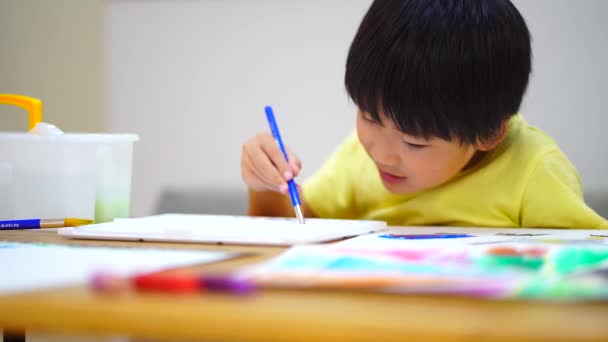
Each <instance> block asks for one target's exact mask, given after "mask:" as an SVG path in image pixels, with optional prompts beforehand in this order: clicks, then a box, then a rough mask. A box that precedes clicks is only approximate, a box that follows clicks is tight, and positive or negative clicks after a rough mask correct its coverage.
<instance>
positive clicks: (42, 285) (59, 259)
mask: <svg viewBox="0 0 608 342" xmlns="http://www.w3.org/2000/svg"><path fill="white" fill-rule="evenodd" d="M236 255H238V254H237V253H229V252H221V251H196V250H189V251H186V250H168V249H151V248H150V249H147V248H109V247H108V248H103V247H80V246H60V245H43V244H22V243H12V242H1V241H0V275H2V277H1V278H0V294H11V293H16V292H23V291H31V290H41V289H47V288H51V287H57V286H67V285H76V284H84V283H86V282H88V281H89V279H90V277H91V276H92V275H93V274H94V273H95V272H110V273H112V274H116V275H119V276H127V275H133V274H136V273H139V272H154V271H160V270H163V269H168V268H173V267H181V266H189V265H196V264H202V263H209V262H214V261H220V260H223V259H228V258H231V257H234V256H236Z"/></svg>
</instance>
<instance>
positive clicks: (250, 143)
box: [241, 133, 302, 193]
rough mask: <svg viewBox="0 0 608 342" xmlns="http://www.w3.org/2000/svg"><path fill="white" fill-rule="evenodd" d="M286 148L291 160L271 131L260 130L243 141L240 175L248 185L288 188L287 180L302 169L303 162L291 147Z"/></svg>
mask: <svg viewBox="0 0 608 342" xmlns="http://www.w3.org/2000/svg"><path fill="white" fill-rule="evenodd" d="M286 150H287V156H288V158H289V163H288V162H287V161H286V160H285V157H284V156H283V153H281V150H280V149H279V145H278V144H277V142H276V140H275V139H274V137H273V136H272V135H271V134H270V133H258V134H256V135H255V136H254V137H253V138H251V139H249V140H247V141H246V142H245V143H244V144H243V150H242V154H241V175H242V177H243V180H244V181H245V183H246V184H247V186H248V187H249V189H251V190H253V191H269V190H270V191H278V192H281V193H287V192H288V188H287V181H289V180H291V179H292V178H294V177H296V176H297V175H298V173H300V169H301V168H302V162H301V161H300V159H299V158H298V157H297V156H296V155H295V154H293V152H291V150H290V149H289V148H286ZM298 191H299V186H298Z"/></svg>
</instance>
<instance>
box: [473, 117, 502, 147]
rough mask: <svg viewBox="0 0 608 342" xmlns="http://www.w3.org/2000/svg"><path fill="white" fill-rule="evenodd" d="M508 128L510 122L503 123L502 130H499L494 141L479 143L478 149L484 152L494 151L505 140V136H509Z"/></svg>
mask: <svg viewBox="0 0 608 342" xmlns="http://www.w3.org/2000/svg"><path fill="white" fill-rule="evenodd" d="M508 128H509V120H505V121H503V123H502V125H500V129H499V130H498V132H496V134H495V135H494V137H493V138H492V139H490V140H488V141H478V142H477V146H476V147H477V149H478V150H480V151H484V152H486V151H490V150H493V149H494V148H495V147H496V146H498V144H500V142H501V141H502V140H503V139H504V138H505V136H506V135H507V130H508Z"/></svg>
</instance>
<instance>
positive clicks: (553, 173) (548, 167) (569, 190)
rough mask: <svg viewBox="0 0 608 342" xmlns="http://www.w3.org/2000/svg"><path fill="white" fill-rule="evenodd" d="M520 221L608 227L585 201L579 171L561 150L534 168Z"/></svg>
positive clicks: (527, 224) (535, 224)
mask: <svg viewBox="0 0 608 342" xmlns="http://www.w3.org/2000/svg"><path fill="white" fill-rule="evenodd" d="M520 223H521V226H522V227H529V228H537V227H540V228H587V229H600V228H608V221H607V220H606V219H604V218H602V217H601V216H599V215H598V214H597V213H595V212H594V211H593V209H591V208H590V207H589V206H587V204H586V203H585V200H584V198H583V191H582V186H581V182H580V179H579V176H578V173H577V171H576V169H575V168H574V166H573V165H572V164H571V163H570V161H569V160H568V158H567V157H566V156H565V155H564V154H563V153H561V152H560V151H552V152H549V153H547V154H546V155H544V156H542V158H541V159H540V160H539V161H538V163H537V165H536V167H535V169H534V170H533V171H532V173H531V175H530V177H529V179H528V185H527V188H526V190H525V192H524V195H523V198H522V206H521V212H520Z"/></svg>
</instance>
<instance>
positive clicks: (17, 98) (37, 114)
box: [0, 94, 42, 129]
mask: <svg viewBox="0 0 608 342" xmlns="http://www.w3.org/2000/svg"><path fill="white" fill-rule="evenodd" d="M0 104H7V105H14V106H18V107H21V108H23V109H25V110H26V111H27V113H28V114H29V119H30V123H29V124H30V129H32V128H34V127H35V126H36V124H37V123H39V122H42V101H40V100H38V99H35V98H33V97H29V96H24V95H15V94H0Z"/></svg>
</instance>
